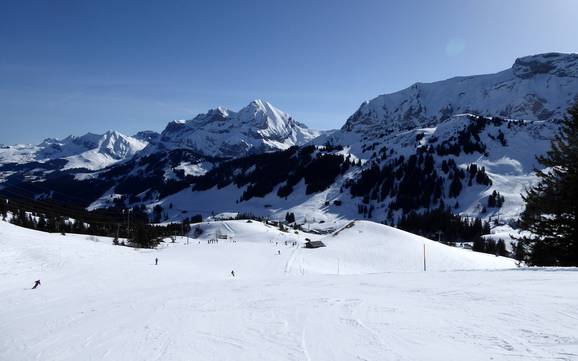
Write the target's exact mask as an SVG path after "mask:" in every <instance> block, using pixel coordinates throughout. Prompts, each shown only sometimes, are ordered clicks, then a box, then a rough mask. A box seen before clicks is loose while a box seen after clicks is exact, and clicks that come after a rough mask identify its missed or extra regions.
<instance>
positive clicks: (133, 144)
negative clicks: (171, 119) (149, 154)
mask: <svg viewBox="0 0 578 361" xmlns="http://www.w3.org/2000/svg"><path fill="white" fill-rule="evenodd" d="M146 145H147V142H145V141H143V140H139V139H136V138H133V137H130V136H126V135H124V134H122V133H119V132H117V131H107V132H105V133H104V134H94V133H87V134H85V135H82V136H72V135H71V136H68V137H66V138H63V139H55V138H47V139H45V140H44V141H42V143H40V144H38V145H22V144H18V145H13V146H7V147H3V148H2V149H0V164H6V163H19V164H22V163H28V162H33V161H36V162H46V161H49V160H53V159H65V160H67V161H68V162H67V163H66V165H65V166H64V169H72V168H87V169H91V170H97V169H101V168H104V167H107V166H109V165H111V164H114V163H116V162H118V161H121V160H124V159H127V158H130V157H132V156H133V155H134V154H135V153H136V152H138V151H139V150H141V149H143V148H144V147H145V146H146Z"/></svg>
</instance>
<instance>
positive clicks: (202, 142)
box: [145, 100, 320, 157]
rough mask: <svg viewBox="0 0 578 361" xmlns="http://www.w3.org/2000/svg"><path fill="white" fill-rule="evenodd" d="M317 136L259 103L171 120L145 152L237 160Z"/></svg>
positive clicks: (212, 110)
mask: <svg viewBox="0 0 578 361" xmlns="http://www.w3.org/2000/svg"><path fill="white" fill-rule="evenodd" d="M319 134H320V132H318V131H316V130H312V129H309V128H307V126H305V125H304V124H302V123H299V122H298V121H296V120H295V119H293V118H292V117H291V116H289V115H288V114H287V113H285V112H283V111H281V110H279V109H277V108H275V107H274V106H272V105H271V104H269V103H267V102H266V101H263V100H254V101H252V102H251V103H250V104H249V105H247V106H246V107H244V108H243V109H241V110H239V111H238V112H234V111H232V110H229V109H226V108H223V107H218V108H215V109H211V110H209V111H208V112H207V113H204V114H199V115H197V116H196V117H195V118H193V119H190V120H186V121H183V120H178V121H173V122H171V123H169V124H168V125H167V127H166V128H165V130H164V131H163V132H162V133H161V136H160V139H159V140H158V141H156V142H152V143H151V145H150V146H149V147H148V148H147V149H146V151H145V153H147V154H150V153H152V152H154V151H155V150H158V149H179V148H183V149H191V150H194V151H196V152H199V153H201V154H204V155H207V156H212V157H215V156H216V157H238V156H240V155H246V154H251V153H258V152H265V151H273V150H283V149H287V148H289V147H291V146H294V145H302V144H305V143H307V142H308V141H310V140H312V139H314V138H315V137H317V136H318V135H319Z"/></svg>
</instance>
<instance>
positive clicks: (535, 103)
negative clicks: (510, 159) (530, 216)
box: [342, 53, 578, 138]
mask: <svg viewBox="0 0 578 361" xmlns="http://www.w3.org/2000/svg"><path fill="white" fill-rule="evenodd" d="M577 94H578V54H560V53H547V54H539V55H533V56H527V57H523V58H519V59H517V60H516V61H515V63H514V65H513V66H512V68H510V69H507V70H504V71H501V72H499V73H495V74H486V75H476V76H468V77H456V78H451V79H447V80H443V81H438V82H434V83H416V84H413V85H412V86H410V87H408V88H406V89H404V90H401V91H398V92H395V93H391V94H385V95H380V96H378V97H376V98H374V99H372V100H371V101H369V102H364V103H363V104H362V105H361V106H360V107H359V109H358V110H357V111H356V112H355V113H354V114H353V115H352V116H351V117H349V119H348V120H347V122H346V123H345V125H344V126H343V128H342V131H345V132H353V133H357V134H362V135H363V136H367V137H370V138H371V137H373V136H378V135H380V134H388V133H391V132H394V131H399V130H405V129H414V128H419V127H431V126H436V125H437V124H440V123H441V122H444V121H446V120H448V119H450V118H451V117H452V116H453V115H456V114H462V113H473V114H478V115H482V116H499V117H504V118H511V119H523V120H546V121H555V120H560V119H562V118H563V117H564V116H565V114H566V109H568V108H569V106H570V105H571V104H572V103H573V102H574V101H575V99H576V95H577Z"/></svg>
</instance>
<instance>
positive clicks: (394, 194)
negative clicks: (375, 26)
mask: <svg viewBox="0 0 578 361" xmlns="http://www.w3.org/2000/svg"><path fill="white" fill-rule="evenodd" d="M576 95H578V55H577V54H558V53H549V54H541V55H535V56H529V57H524V58H520V59H517V60H516V61H515V63H514V65H513V66H512V67H511V68H510V69H507V70H504V71H502V72H499V73H496V74H488V75H478V76H469V77H457V78H452V79H448V80H444V81H439V82H434V83H429V84H421V83H418V84H415V85H413V86H411V87H409V88H407V89H405V90H402V91H399V92H396V93H392V94H386V95H381V96H378V97H376V98H375V99H373V100H371V101H369V102H365V103H363V104H362V106H361V107H360V108H359V109H358V110H357V111H356V112H355V113H354V114H353V115H352V116H350V117H349V118H348V119H347V121H346V122H345V124H344V125H343V127H342V128H341V129H339V130H337V131H334V132H319V131H314V130H311V129H309V128H307V127H306V126H305V125H303V124H301V123H298V122H297V121H295V120H294V119H292V118H291V117H290V116H289V115H287V114H286V113H284V112H282V111H280V110H278V109H277V108H275V107H273V106H272V105H271V104H269V103H267V102H264V101H261V100H256V101H253V102H251V103H250V104H249V105H248V106H246V107H245V108H243V109H241V110H240V111H238V112H234V111H231V110H228V109H225V108H216V109H212V110H210V111H208V112H207V113H205V114H200V115H198V116H196V117H195V118H193V119H191V120H187V121H175V122H171V123H169V124H168V125H167V127H166V129H165V130H164V131H163V132H162V133H161V134H160V135H158V134H155V133H151V132H142V133H139V134H138V135H137V136H136V138H138V139H139V141H140V142H143V143H144V142H146V143H148V145H146V147H144V149H142V150H141V151H138V152H136V153H134V155H133V156H132V157H131V156H130V155H129V156H128V157H126V158H124V161H123V162H121V163H117V164H114V165H112V166H110V167H108V168H105V169H100V170H98V171H95V172H90V171H85V172H81V173H79V172H78V171H77V172H74V173H73V174H71V173H66V172H63V173H61V174H52V175H51V177H50V179H46V180H45V182H44V183H43V187H42V189H41V190H34V188H33V187H32V188H30V189H29V192H34V193H35V194H36V195H37V196H40V195H41V196H43V197H49V196H51V193H50V192H48V193H47V192H46V189H48V188H51V187H62V184H67V185H68V187H67V191H68V192H73V193H74V197H76V199H78V198H79V197H80V198H82V199H84V201H85V202H84V203H83V206H86V207H89V208H90V209H97V208H103V207H119V206H120V207H129V206H135V205H144V206H145V207H146V208H147V209H149V210H150V211H152V209H153V207H155V206H160V207H162V208H163V210H164V211H163V214H165V217H166V219H173V220H178V219H182V218H184V217H186V216H187V214H191V213H192V212H195V213H202V214H204V215H209V214H215V213H220V212H246V213H253V214H255V215H262V216H269V217H274V218H282V217H284V215H285V214H286V213H287V212H293V213H295V216H296V218H297V219H299V220H300V221H307V222H308V223H317V225H320V224H323V225H324V226H327V227H329V228H331V227H333V228H335V227H338V226H340V225H342V224H343V223H344V222H346V221H347V220H351V219H355V218H360V217H361V218H369V219H373V220H376V221H380V222H387V223H389V224H395V223H396V222H397V221H399V219H401V218H402V217H403V216H404V215H407V214H409V213H410V212H424V211H427V210H428V209H438V208H440V207H449V208H451V210H452V212H455V213H459V214H462V215H464V216H472V217H481V218H484V219H497V218H499V219H501V220H502V221H504V220H506V221H509V220H515V219H516V218H517V216H518V215H519V213H520V211H521V210H522V209H523V202H522V200H521V196H520V193H522V192H523V191H524V189H525V187H527V186H529V185H531V184H533V182H535V181H536V177H535V175H534V169H535V167H539V164H538V163H537V162H536V160H535V157H536V156H537V155H540V154H543V153H544V152H545V151H546V150H547V149H548V147H549V142H550V140H551V139H552V137H553V135H554V134H555V132H556V131H557V130H558V126H559V121H560V120H561V119H562V118H563V117H564V115H565V111H566V109H567V108H568V107H569V106H570V105H571V104H572V103H573V102H574V101H575V100H576ZM82 143H83V142H82V141H80V144H82ZM93 143H94V142H93ZM93 143H91V144H93ZM143 143H141V144H143ZM45 148H47V146H46V145H45V146H44V148H43V149H45ZM48 148H49V147H48ZM61 148H63V147H61ZM85 148H86V147H85ZM92 149H96V147H93V148H92ZM98 149H100V147H98ZM113 149H116V148H114V147H113ZM43 152H44V153H45V152H46V151H45V150H43ZM43 152H40V151H39V150H38V149H36V150H35V153H34V157H36V154H44V153H43ZM50 154H52V153H50ZM54 154H68V153H66V152H62V153H59V152H56V153H54ZM127 154H128V153H127ZM68 156H69V157H70V155H68ZM60 158H62V156H60ZM26 159H28V158H23V160H22V162H24V161H26ZM31 159H35V158H31ZM115 159H116V158H115ZM69 168H70V167H69ZM85 168H86V167H85ZM93 169H96V168H93ZM2 171H5V172H4V174H3V176H4V178H5V179H8V178H6V171H10V172H12V173H10V174H9V175H8V176H9V177H12V178H10V179H11V180H12V181H18V182H21V181H22V171H19V170H18V169H15V168H14V167H12V168H10V169H6V168H4V169H3V168H2V167H1V166H0V174H1V172H2ZM28 171H30V172H32V171H31V170H30V169H28ZM33 174H36V173H33ZM59 177H60V178H59ZM62 179H65V180H66V181H65V182H64V181H63V180H62ZM36 180H37V181H38V178H36ZM18 186H19V187H24V186H26V185H25V184H19V185H18ZM87 189H90V192H88V193H87V192H86V190H87ZM38 192H40V193H41V194H38Z"/></svg>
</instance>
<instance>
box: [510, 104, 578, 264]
mask: <svg viewBox="0 0 578 361" xmlns="http://www.w3.org/2000/svg"><path fill="white" fill-rule="evenodd" d="M538 161H539V162H540V164H542V165H543V166H544V167H546V168H547V169H548V170H546V171H538V172H537V175H538V177H539V179H540V181H539V182H538V184H537V185H535V186H534V187H532V188H530V189H529V190H528V191H527V193H526V194H525V195H523V199H524V201H525V202H526V208H525V210H524V212H523V213H522V216H521V219H520V226H521V228H522V229H524V230H527V231H530V232H531V233H532V234H533V235H534V237H526V238H523V241H524V243H526V244H527V245H528V246H529V248H530V255H529V259H528V261H529V262H530V263H531V264H534V265H540V266H547V265H552V266H578V103H576V104H575V105H574V106H572V107H571V108H570V109H569V111H568V116H567V117H566V119H565V120H564V121H563V122H562V126H561V130H560V132H559V133H558V134H557V135H556V136H555V137H554V139H553V140H552V143H551V146H550V150H549V151H548V153H547V154H546V155H545V156H542V157H538Z"/></svg>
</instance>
